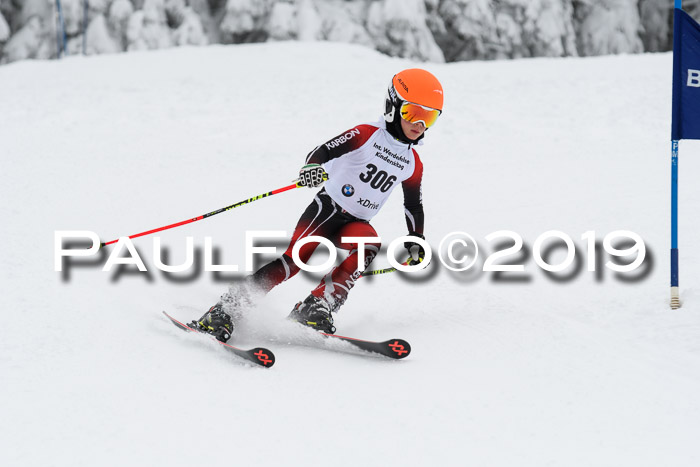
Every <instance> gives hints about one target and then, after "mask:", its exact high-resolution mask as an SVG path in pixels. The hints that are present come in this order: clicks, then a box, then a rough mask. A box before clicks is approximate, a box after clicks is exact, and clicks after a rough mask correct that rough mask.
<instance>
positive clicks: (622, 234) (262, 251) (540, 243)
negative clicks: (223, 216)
mask: <svg viewBox="0 0 700 467" xmlns="http://www.w3.org/2000/svg"><path fill="white" fill-rule="evenodd" d="M286 238H288V237H287V232H285V231H278V230H273V231H247V232H246V233H245V245H244V251H245V267H244V271H245V272H252V271H253V267H254V257H255V255H279V254H281V253H280V252H279V251H278V249H277V248H276V247H271V246H257V245H256V243H257V242H258V241H260V240H268V241H269V240H270V239H286ZM67 239H72V240H78V241H82V242H85V241H89V242H90V243H91V246H90V247H88V248H85V247H84V246H82V247H71V248H68V247H66V245H65V243H66V240H67ZM484 239H485V240H486V241H487V242H488V243H489V244H492V245H495V248H494V251H491V252H490V253H489V254H488V255H486V256H485V258H484V259H483V260H482V263H480V265H479V266H478V267H479V268H480V269H481V271H483V272H499V273H503V272H522V271H525V263H526V262H527V261H529V259H530V255H529V253H528V252H529V251H530V250H531V259H532V260H533V261H534V262H535V264H536V265H537V267H538V268H540V269H542V270H543V271H546V272H548V273H557V272H560V271H564V270H567V269H569V268H571V266H572V264H574V263H578V264H581V261H582V259H581V258H579V257H577V252H579V255H583V256H584V258H585V259H584V260H583V261H584V262H585V264H586V269H587V270H588V271H591V272H595V271H596V266H597V265H598V264H599V263H600V254H601V253H603V252H604V253H606V254H607V255H609V256H610V257H611V258H610V259H609V260H608V261H607V262H605V267H606V268H608V269H610V270H612V271H615V272H618V273H630V272H632V271H635V270H637V269H638V268H639V267H640V266H642V264H644V262H645V258H647V248H646V245H645V243H644V240H643V239H642V238H641V236H639V235H638V234H636V233H634V232H631V231H629V230H616V231H613V232H610V233H607V234H606V235H605V236H604V237H603V239H602V242H601V241H600V240H599V239H598V237H597V236H596V232H595V231H586V232H584V233H583V234H582V235H581V236H580V239H581V241H583V243H584V247H583V248H581V247H577V246H576V245H575V244H574V241H573V239H572V237H571V236H570V235H568V234H567V233H565V232H562V231H559V230H549V231H546V232H544V233H542V234H541V235H539V236H538V237H537V238H536V239H535V241H534V243H533V244H532V247H531V248H528V247H525V246H524V242H523V237H522V236H521V235H520V234H518V233H517V232H514V231H511V230H499V231H495V232H492V233H490V234H488V235H486V236H485V237H484ZM499 240H500V241H499ZM341 241H342V242H343V243H345V244H352V245H354V246H356V248H357V251H358V256H359V258H358V259H359V262H358V264H364V259H365V247H366V245H370V244H379V243H382V239H381V238H380V237H343V238H342V239H341ZM152 242H153V257H152V260H153V264H154V266H155V268H156V269H158V270H160V271H162V272H165V273H182V272H186V271H188V270H189V269H191V268H192V267H193V266H194V265H195V259H194V258H195V254H194V251H195V246H194V237H185V260H184V262H182V263H181V264H177V265H172V264H165V262H164V261H163V255H162V252H161V250H162V248H161V239H160V237H153V239H152ZM406 242H414V243H418V244H419V245H421V246H422V247H423V249H424V251H425V258H424V260H423V261H422V262H420V263H412V264H405V262H401V261H400V260H399V259H397V257H399V258H405V257H406V256H407V253H406V252H405V250H404V244H405V243H406ZM308 243H318V244H319V245H323V247H324V249H325V250H327V253H328V258H327V259H326V261H324V262H323V264H316V265H310V264H307V263H305V262H304V261H302V260H301V258H300V257H299V250H300V249H301V248H302V247H303V246H304V245H306V244H308ZM616 245H617V246H616ZM620 245H625V247H624V248H620ZM100 247H101V243H100V239H99V237H98V235H97V234H96V233H95V232H91V231H86V230H79V231H63V230H61V231H55V232H54V270H55V271H57V272H60V271H63V267H64V261H65V259H66V258H72V257H89V256H95V255H97V254H98V252H99V250H100ZM557 249H564V252H565V253H564V255H563V258H562V259H560V260H558V261H557V262H556V263H551V262H549V260H550V259H551V258H550V257H551V256H552V252H553V251H554V250H557ZM213 250H214V247H213V241H212V238H211V237H204V246H203V253H204V254H203V263H204V264H203V269H204V271H206V272H239V270H240V268H239V265H237V264H214V255H213ZM601 250H602V251H601ZM337 255H338V253H337V249H336V246H335V245H334V244H333V242H331V241H330V240H329V239H327V238H324V237H318V236H309V237H304V238H302V239H299V240H298V241H297V242H296V243H295V244H294V247H293V249H292V260H293V261H294V263H295V264H296V265H297V266H298V267H299V268H300V269H301V270H303V271H307V272H321V271H326V270H329V269H330V268H331V267H332V266H333V265H334V264H335V262H336V260H337ZM434 256H437V258H438V259H439V263H440V264H441V265H442V266H444V267H445V268H447V269H449V270H450V271H454V272H463V271H467V270H470V269H473V268H475V265H476V264H477V262H478V260H479V259H480V248H479V244H478V242H477V241H476V240H475V239H474V237H473V236H471V235H470V234H468V233H466V232H462V231H455V232H450V233H449V234H447V235H445V236H444V237H443V238H442V239H441V241H440V243H439V247H438V249H437V254H434V251H433V248H432V247H431V246H430V244H429V243H428V242H427V241H425V240H423V239H421V238H419V237H415V236H402V237H398V238H395V239H393V240H392V241H391V242H390V243H389V244H388V247H387V250H386V258H387V260H388V262H389V264H390V265H391V266H392V267H393V268H396V269H397V270H399V271H402V272H417V271H420V270H423V269H425V268H426V267H428V265H429V264H431V260H432V259H433V257H434ZM559 256H562V255H559ZM612 258H627V259H630V258H632V259H631V261H629V262H626V263H624V264H620V263H619V262H614V261H612V260H611V259H612ZM115 265H132V266H135V267H136V268H138V270H139V271H142V272H146V271H148V268H147V267H146V264H145V263H144V261H143V258H142V257H141V255H140V254H139V252H138V251H137V249H136V247H135V246H134V243H133V241H132V240H131V239H130V238H128V237H122V238H120V239H119V241H118V242H117V243H116V244H115V245H114V248H112V249H111V252H110V253H109V255H108V256H107V257H106V261H105V262H104V265H103V267H102V271H105V272H109V271H111V270H112V268H113V267H114V266H115Z"/></svg>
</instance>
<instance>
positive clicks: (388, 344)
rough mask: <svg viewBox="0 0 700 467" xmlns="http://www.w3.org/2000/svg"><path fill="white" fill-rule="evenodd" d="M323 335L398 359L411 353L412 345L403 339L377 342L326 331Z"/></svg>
mask: <svg viewBox="0 0 700 467" xmlns="http://www.w3.org/2000/svg"><path fill="white" fill-rule="evenodd" d="M321 335H322V336H325V337H327V338H329V339H338V340H341V341H344V342H347V343H349V344H352V345H354V346H355V347H357V348H359V349H362V350H366V351H368V352H374V353H378V354H380V355H384V356H385V357H389V358H393V359H396V360H400V359H402V358H406V357H408V355H409V354H410V353H411V345H410V344H409V343H408V342H406V341H405V340H403V339H389V340H388V341H384V342H375V341H366V340H362V339H355V338H354V337H346V336H338V335H336V334H326V333H325V332H322V333H321Z"/></svg>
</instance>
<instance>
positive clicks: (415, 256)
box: [403, 232, 425, 266]
mask: <svg viewBox="0 0 700 467" xmlns="http://www.w3.org/2000/svg"><path fill="white" fill-rule="evenodd" d="M408 236H409V237H418V238H420V239H422V240H425V237H424V236H423V235H421V234H419V233H416V232H409V233H408ZM403 246H404V247H405V248H406V250H407V251H408V254H409V256H410V258H408V265H409V266H410V265H413V264H418V263H420V262H421V261H423V260H424V259H425V249H424V248H423V247H422V246H421V245H420V244H419V243H416V242H405V243H404V244H403Z"/></svg>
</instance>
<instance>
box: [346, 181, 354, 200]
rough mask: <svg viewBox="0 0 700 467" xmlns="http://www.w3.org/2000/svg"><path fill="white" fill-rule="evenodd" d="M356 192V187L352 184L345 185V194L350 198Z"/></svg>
mask: <svg viewBox="0 0 700 467" xmlns="http://www.w3.org/2000/svg"><path fill="white" fill-rule="evenodd" d="M354 194H355V187H354V186H352V185H349V184H348V185H343V195H345V196H347V197H348V198H349V197H350V196H352V195H354Z"/></svg>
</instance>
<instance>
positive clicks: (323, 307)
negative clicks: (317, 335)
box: [289, 294, 335, 334]
mask: <svg viewBox="0 0 700 467" xmlns="http://www.w3.org/2000/svg"><path fill="white" fill-rule="evenodd" d="M331 311H333V310H332V307H331V305H330V304H329V303H328V302H327V301H326V300H325V299H324V298H323V297H316V296H314V295H313V294H312V295H309V296H308V297H306V299H305V300H304V301H303V302H299V303H297V304H296V305H295V306H294V309H293V310H292V312H291V313H290V314H289V319H291V320H294V321H296V322H297V323H300V324H303V325H304V326H308V327H310V328H313V329H315V330H317V331H322V332H325V333H327V334H335V326H333V317H332V316H331Z"/></svg>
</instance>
